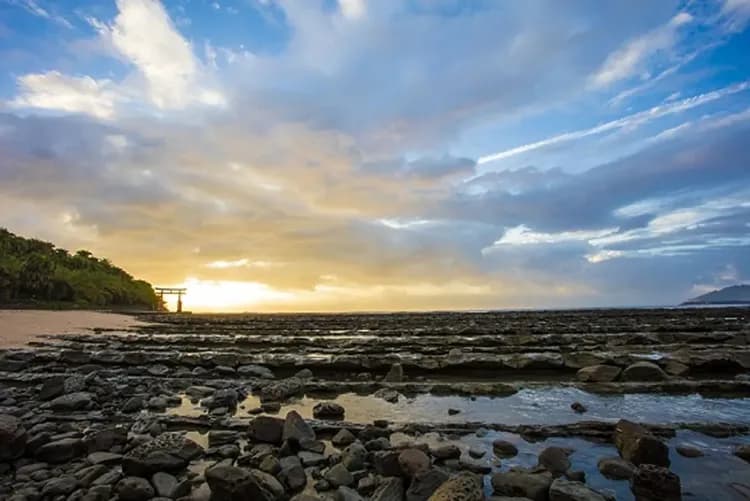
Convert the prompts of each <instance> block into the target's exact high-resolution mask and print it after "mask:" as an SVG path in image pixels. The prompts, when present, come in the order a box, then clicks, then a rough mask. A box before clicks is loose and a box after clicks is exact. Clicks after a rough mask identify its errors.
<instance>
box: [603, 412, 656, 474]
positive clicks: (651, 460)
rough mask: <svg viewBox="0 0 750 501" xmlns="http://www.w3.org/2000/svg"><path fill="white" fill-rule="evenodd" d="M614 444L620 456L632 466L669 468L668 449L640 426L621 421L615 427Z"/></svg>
mask: <svg viewBox="0 0 750 501" xmlns="http://www.w3.org/2000/svg"><path fill="white" fill-rule="evenodd" d="M614 442H615V445H616V446H617V450H618V451H620V456H622V458H623V459H625V460H627V461H630V462H631V463H633V464H634V465H636V466H638V465H641V464H644V463H646V464H655V465H659V466H669V448H668V447H667V446H666V444H665V443H664V442H662V441H661V440H659V439H658V438H656V437H655V436H654V435H652V434H651V433H649V432H648V430H646V429H645V428H643V427H642V426H641V425H639V424H636V423H633V422H631V421H627V420H625V419H621V420H620V421H618V422H617V425H616V426H615V434H614Z"/></svg>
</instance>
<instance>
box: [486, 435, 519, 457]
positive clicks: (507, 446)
mask: <svg viewBox="0 0 750 501" xmlns="http://www.w3.org/2000/svg"><path fill="white" fill-rule="evenodd" d="M492 452H494V453H495V456H497V457H499V458H512V457H514V456H516V455H517V454H518V447H516V446H515V445H514V444H512V443H510V442H508V441H507V440H500V439H498V440H495V441H494V442H492Z"/></svg>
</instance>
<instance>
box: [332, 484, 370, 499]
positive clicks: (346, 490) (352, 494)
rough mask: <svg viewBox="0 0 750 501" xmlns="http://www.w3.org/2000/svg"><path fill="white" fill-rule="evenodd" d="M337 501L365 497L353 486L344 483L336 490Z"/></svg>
mask: <svg viewBox="0 0 750 501" xmlns="http://www.w3.org/2000/svg"><path fill="white" fill-rule="evenodd" d="M336 501H365V498H363V497H362V496H361V495H360V494H359V492H357V491H355V490H354V489H352V488H351V487H346V486H343V485H342V486H341V487H339V488H338V489H337V490H336Z"/></svg>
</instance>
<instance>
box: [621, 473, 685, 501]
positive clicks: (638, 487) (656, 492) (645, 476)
mask: <svg viewBox="0 0 750 501" xmlns="http://www.w3.org/2000/svg"><path fill="white" fill-rule="evenodd" d="M630 490H631V491H633V494H634V495H635V499H636V501H680V500H681V499H682V487H681V484H680V477H678V476H677V475H675V474H674V473H672V472H671V471H669V470H668V469H666V468H664V467H661V466H656V465H653V464H642V465H641V466H639V467H638V470H636V472H635V475H633V478H632V479H631V480H630Z"/></svg>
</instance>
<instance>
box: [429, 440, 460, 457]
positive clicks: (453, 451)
mask: <svg viewBox="0 0 750 501" xmlns="http://www.w3.org/2000/svg"><path fill="white" fill-rule="evenodd" d="M430 454H432V456H433V457H434V458H435V459H440V460H445V459H458V458H460V457H461V449H460V448H459V447H458V446H457V445H453V444H447V445H442V446H440V447H438V448H436V449H432V450H431V451H430Z"/></svg>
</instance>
